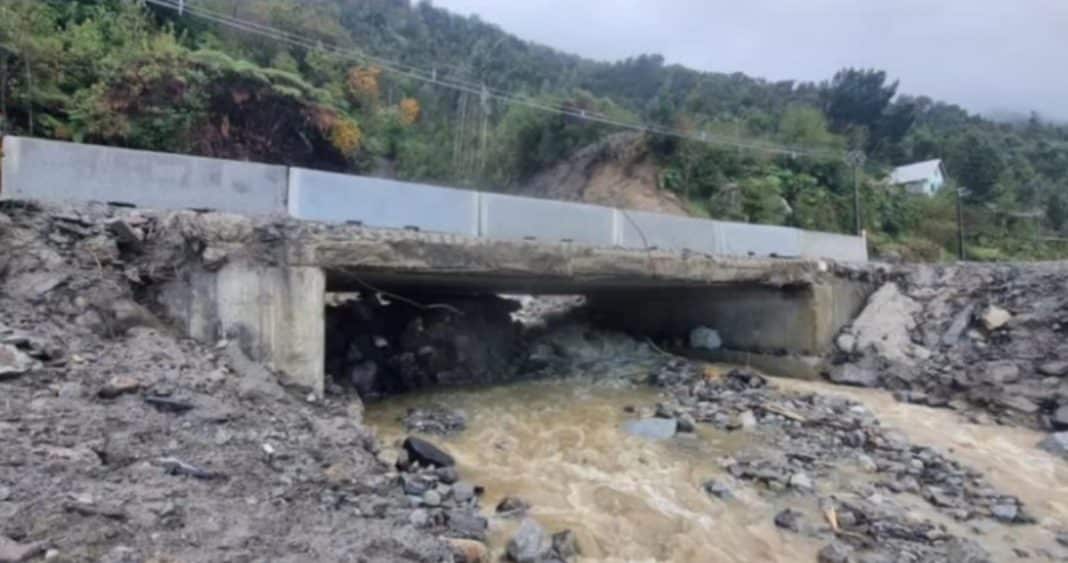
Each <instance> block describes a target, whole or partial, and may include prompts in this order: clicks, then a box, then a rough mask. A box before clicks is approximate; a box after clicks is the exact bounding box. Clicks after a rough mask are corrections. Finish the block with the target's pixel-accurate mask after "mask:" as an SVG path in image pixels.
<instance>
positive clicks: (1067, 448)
mask: <svg viewBox="0 0 1068 563" xmlns="http://www.w3.org/2000/svg"><path fill="white" fill-rule="evenodd" d="M1038 447H1040V448H1042V449H1043V450H1046V451H1047V452H1049V453H1051V454H1056V455H1059V456H1061V457H1063V458H1064V459H1068V432H1056V433H1054V434H1050V435H1049V436H1046V439H1045V440H1042V441H1041V442H1039V444H1038Z"/></svg>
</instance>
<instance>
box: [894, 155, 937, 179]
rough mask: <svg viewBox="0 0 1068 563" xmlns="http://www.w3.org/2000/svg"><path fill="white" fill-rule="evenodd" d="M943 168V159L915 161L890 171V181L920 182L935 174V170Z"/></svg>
mask: <svg viewBox="0 0 1068 563" xmlns="http://www.w3.org/2000/svg"><path fill="white" fill-rule="evenodd" d="M940 168H942V159H940V158H936V159H934V160H925V161H923V162H913V163H912V164H906V165H904V166H898V167H897V168H895V169H894V171H893V172H891V173H890V181H891V182H893V183H895V184H909V183H912V182H919V181H922V180H926V179H928V178H930V177H932V176H934V173H935V171H937V170H939V169H940Z"/></svg>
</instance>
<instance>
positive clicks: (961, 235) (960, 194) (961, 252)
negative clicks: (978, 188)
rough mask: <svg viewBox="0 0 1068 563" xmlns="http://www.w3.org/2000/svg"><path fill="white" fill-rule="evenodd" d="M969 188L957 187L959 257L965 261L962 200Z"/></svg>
mask: <svg viewBox="0 0 1068 563" xmlns="http://www.w3.org/2000/svg"><path fill="white" fill-rule="evenodd" d="M967 191H968V189H967V188H957V189H956V192H957V259H958V260H960V261H962V262H963V261H964V210H963V204H962V202H961V200H962V199H963V197H964V193H965V192H967Z"/></svg>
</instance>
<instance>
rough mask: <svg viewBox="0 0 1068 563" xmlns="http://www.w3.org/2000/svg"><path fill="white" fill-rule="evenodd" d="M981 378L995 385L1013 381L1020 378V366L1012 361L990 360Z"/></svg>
mask: <svg viewBox="0 0 1068 563" xmlns="http://www.w3.org/2000/svg"><path fill="white" fill-rule="evenodd" d="M979 375H980V378H981V379H982V380H983V381H985V382H987V383H990V384H993V385H1003V384H1005V383H1012V382H1014V381H1019V379H1020V367H1019V366H1017V365H1016V364H1015V363H1013V362H1011V361H999V362H988V363H987V364H986V366H984V368H983V371H982V372H981V374H979Z"/></svg>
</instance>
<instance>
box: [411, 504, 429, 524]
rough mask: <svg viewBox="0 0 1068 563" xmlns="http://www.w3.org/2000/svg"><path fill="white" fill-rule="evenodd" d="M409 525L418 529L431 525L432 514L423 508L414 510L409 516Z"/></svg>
mask: <svg viewBox="0 0 1068 563" xmlns="http://www.w3.org/2000/svg"><path fill="white" fill-rule="evenodd" d="M408 523H409V524H411V525H412V526H414V527H416V528H423V527H425V526H426V525H427V524H429V523H430V513H429V512H427V511H426V509H423V508H418V509H416V510H413V511H412V512H411V513H410V514H408Z"/></svg>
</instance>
